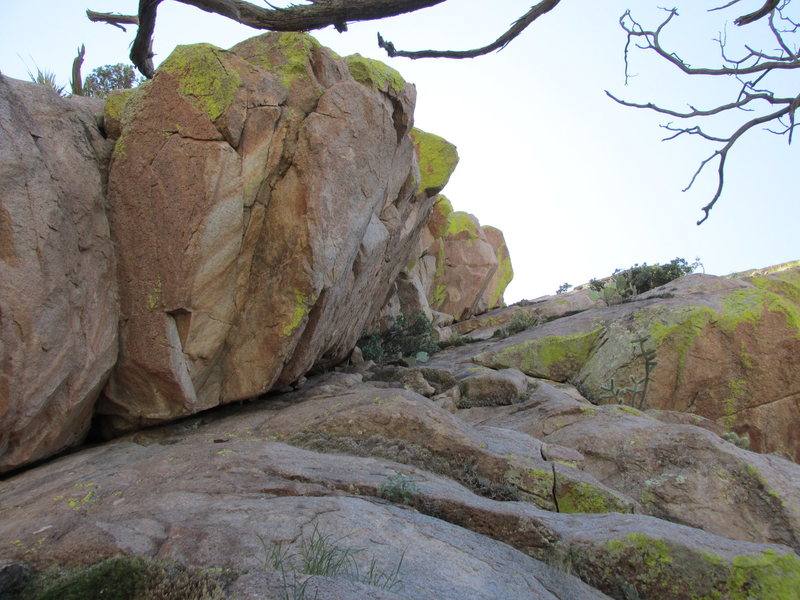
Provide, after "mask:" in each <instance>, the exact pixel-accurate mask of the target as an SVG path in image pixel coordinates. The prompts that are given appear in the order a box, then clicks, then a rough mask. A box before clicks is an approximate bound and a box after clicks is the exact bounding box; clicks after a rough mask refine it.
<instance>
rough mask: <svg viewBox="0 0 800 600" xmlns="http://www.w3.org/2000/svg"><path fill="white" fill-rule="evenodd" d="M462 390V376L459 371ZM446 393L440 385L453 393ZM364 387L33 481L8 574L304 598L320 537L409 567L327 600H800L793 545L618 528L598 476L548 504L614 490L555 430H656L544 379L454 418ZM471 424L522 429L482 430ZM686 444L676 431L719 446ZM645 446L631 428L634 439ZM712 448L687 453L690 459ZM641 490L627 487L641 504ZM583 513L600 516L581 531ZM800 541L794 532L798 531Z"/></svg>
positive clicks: (40, 470)
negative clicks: (125, 560)
mask: <svg viewBox="0 0 800 600" xmlns="http://www.w3.org/2000/svg"><path fill="white" fill-rule="evenodd" d="M461 351H463V349H454V350H453V351H447V352H446V353H444V354H445V356H443V357H441V358H440V359H439V364H440V366H442V367H445V366H447V365H448V364H453V365H455V364H456V362H457V361H458V360H459V358H460V354H459V353H460V352H461ZM453 374H454V375H459V376H460V372H459V371H458V369H456V370H455V371H454V373H453ZM377 375H378V373H377V372H371V373H370V372H367V373H364V374H363V376H365V377H371V376H377ZM440 375H441V374H439V376H436V374H434V373H433V372H432V370H431V371H428V372H427V375H426V376H427V377H428V378H430V381H431V383H432V384H433V383H436V382H439V381H442V378H441V376H440ZM361 379H362V374H359V373H349V374H345V373H332V374H327V375H324V376H321V377H317V378H312V379H311V380H310V381H309V384H308V385H307V386H306V387H305V388H304V389H303V390H301V391H299V392H294V393H292V394H286V395H282V396H275V397H272V398H265V399H262V400H259V401H256V402H253V403H251V404H249V405H246V406H227V407H222V408H219V409H217V410H216V411H214V412H213V413H211V414H206V415H203V416H197V417H193V418H191V419H188V420H186V421H184V422H182V423H180V424H174V425H169V426H165V427H162V428H157V429H150V430H148V431H144V432H139V433H134V434H130V435H128V436H126V437H125V438H122V439H119V440H116V441H114V442H111V443H107V444H105V445H103V446H98V447H95V448H90V449H86V450H84V451H82V452H80V453H76V454H73V455H71V456H67V457H62V458H59V459H57V460H54V461H52V462H51V463H50V464H47V465H42V466H40V467H37V468H35V469H32V470H30V471H28V472H26V473H22V474H19V475H17V476H15V477H13V478H11V479H9V480H7V481H5V482H3V483H2V485H0V505H2V506H3V507H4V509H5V513H4V514H5V516H6V518H4V519H3V520H2V521H0V547H2V548H4V550H3V554H4V557H5V558H6V559H10V561H11V564H14V563H15V562H22V563H27V564H28V565H29V566H30V567H32V568H34V569H37V570H38V569H47V568H50V567H58V568H61V569H63V568H65V567H76V566H78V565H81V564H91V563H96V562H98V561H100V560H103V559H106V558H108V557H111V556H117V555H120V554H123V555H133V556H138V557H142V558H144V559H147V560H162V561H163V560H166V561H175V562H177V563H180V564H183V565H186V566H187V567H190V568H193V569H201V570H203V571H204V572H206V573H210V574H219V575H220V576H223V578H224V579H223V580H222V581H221V585H222V584H225V581H227V584H226V590H225V593H224V595H222V596H218V597H220V598H231V599H233V598H237V599H238V598H263V597H285V596H286V595H287V594H291V593H292V592H293V591H294V592H297V591H298V585H299V584H300V583H302V582H303V581H304V577H305V576H304V575H302V573H303V571H302V567H300V569H301V570H300V573H301V574H299V575H298V574H296V573H293V572H291V571H290V572H286V571H285V570H284V571H283V572H282V571H281V569H283V568H284V567H281V566H276V560H275V552H276V550H275V549H276V548H278V549H279V550H281V549H282V550H281V551H282V552H283V555H284V556H291V555H293V554H294V555H295V556H296V555H297V554H298V553H299V552H300V548H301V546H302V545H303V544H306V548H308V544H309V542H310V541H311V540H312V539H314V536H315V535H316V536H318V537H317V540H319V539H320V538H319V536H322V538H324V539H325V540H327V542H326V543H327V545H328V547H330V546H331V545H335V546H337V547H345V548H350V549H352V550H353V551H356V550H359V551H360V552H358V553H357V554H355V555H353V559H354V560H355V561H358V563H359V567H360V569H361V570H360V572H361V573H362V575H363V574H365V573H366V572H367V571H368V570H369V569H370V564H371V561H372V560H374V562H373V563H372V567H373V572H374V573H384V574H385V573H390V572H392V571H393V570H395V569H396V571H395V572H396V582H397V583H396V585H394V584H393V585H392V589H391V590H381V589H374V588H373V589H372V590H370V588H365V587H363V581H364V579H362V578H361V577H359V578H358V581H359V582H361V583H356V582H351V581H342V580H336V579H331V580H326V579H324V578H322V579H316V578H315V579H314V580H313V583H312V584H310V585H312V586H313V589H319V591H320V595H319V597H320V598H328V597H331V598H333V597H337V598H343V599H347V600H356V599H358V598H364V597H375V598H387V599H389V598H394V597H402V598H414V599H415V598H419V599H423V598H445V599H450V598H452V599H454V600H455V599H461V598H476V599H483V598H486V599H489V598H504V599H505V598H509V599H516V598H520V599H522V598H541V599H547V600H556V599H561V600H579V599H586V600H589V599H593V598H597V599H598V600H599V599H601V598H605V597H607V596H606V594H607V595H608V596H611V597H613V598H616V599H618V600H625V599H628V598H635V597H638V598H641V599H643V600H661V599H663V598H673V599H676V600H699V599H701V598H754V599H756V600H768V599H769V600H772V599H776V598H777V599H782V600H796V599H797V598H798V596H797V590H798V589H800V559H798V557H797V555H796V554H795V553H794V552H792V550H791V549H790V548H788V547H787V546H785V545H778V544H766V543H753V542H751V541H741V540H736V539H729V538H725V537H720V536H719V535H714V534H713V533H709V532H707V531H703V530H701V529H696V528H692V527H687V526H684V525H680V524H675V523H671V522H669V521H667V520H664V519H663V518H661V519H659V518H654V517H652V516H646V515H641V514H624V513H621V512H616V511H619V510H620V506H619V505H617V504H614V503H611V504H609V503H607V502H606V500H607V499H608V498H610V497H612V496H611V495H609V492H608V488H604V487H603V486H602V485H600V484H598V483H597V481H596V480H594V479H593V478H592V477H591V476H590V475H589V474H588V473H585V475H586V476H585V478H584V479H583V480H582V481H579V480H575V479H574V478H573V479H572V484H571V485H568V484H567V483H566V482H562V485H563V486H564V491H571V493H570V494H565V495H561V496H558V498H557V499H556V501H555V502H554V501H553V499H551V500H550V501H549V503H547V504H544V503H543V502H542V500H543V499H544V498H543V496H542V495H540V494H538V493H531V492H533V491H534V490H535V489H536V488H535V485H531V484H534V483H535V482H536V480H537V479H541V478H542V477H543V474H546V473H548V472H549V473H550V474H551V477H550V481H549V484H548V486H545V487H543V491H545V492H546V487H550V489H551V490H552V493H553V494H557V492H558V481H559V480H560V479H561V474H562V473H574V472H580V471H582V470H585V471H595V472H597V473H598V474H599V475H601V476H603V477H606V478H607V479H608V480H609V481H611V480H614V477H613V476H610V475H611V470H610V469H608V468H605V469H604V468H602V464H603V460H602V457H601V456H598V457H595V456H593V455H592V452H591V445H593V444H600V441H599V440H598V439H594V440H589V441H587V442H585V445H586V448H585V452H581V451H576V450H574V449H570V448H568V447H564V446H561V445H559V444H558V443H554V439H553V437H554V434H553V433H552V432H553V431H563V430H567V429H569V428H571V427H572V426H574V427H575V428H576V430H575V431H576V435H575V436H572V437H570V436H565V437H563V438H562V439H563V441H565V442H568V443H570V444H573V443H576V444H580V443H581V441H580V435H579V430H582V431H591V427H590V426H589V425H590V424H591V423H592V422H593V421H595V420H598V419H599V422H600V423H601V426H600V427H599V432H600V433H599V436H609V434H610V433H611V432H612V430H613V429H614V420H613V419H612V418H609V417H612V416H613V414H612V413H614V412H617V413H619V414H621V415H627V416H630V417H632V418H636V419H639V420H640V421H641V422H642V423H641V424H639V425H638V427H640V428H644V427H647V426H648V425H647V423H649V422H650V421H649V420H648V419H646V418H643V417H640V416H639V415H637V414H629V413H627V412H626V411H624V410H621V409H620V407H605V409H604V410H603V411H602V413H603V414H600V411H594V409H593V408H592V407H591V406H590V405H588V403H586V401H585V400H584V401H583V402H582V403H580V401H578V400H570V399H568V398H567V399H565V398H564V397H563V396H564V395H565V394H567V395H569V394H575V397H576V398H577V394H576V393H575V392H574V390H570V389H568V388H567V386H564V387H563V389H556V388H554V387H553V386H551V385H550V384H548V383H546V382H543V381H539V382H536V381H531V382H530V383H531V384H532V385H534V386H535V392H536V393H535V394H534V395H533V396H531V397H530V398H529V399H527V400H521V401H520V402H518V403H517V404H516V405H514V406H499V407H482V408H478V409H470V410H468V411H457V412H456V414H451V413H450V412H448V411H446V410H445V409H444V408H442V407H441V406H438V405H437V403H436V401H433V400H429V399H427V398H424V397H422V396H419V395H417V394H414V393H412V392H408V391H404V390H401V389H387V388H386V387H385V386H384V385H382V384H383V382H381V381H377V380H376V381H374V382H372V383H365V382H362V381H361ZM576 404H580V406H579V407H577V408H576V406H575V405H576ZM581 408H583V409H584V410H581ZM461 417H464V418H466V419H467V420H482V421H484V422H488V421H490V420H493V421H495V422H496V423H498V424H500V423H502V424H503V426H502V427H489V426H486V425H483V426H479V427H475V426H471V425H468V424H467V423H466V422H464V421H463V420H462V419H461ZM476 418H477V419H476ZM540 421H541V422H543V427H539V428H538V429H537V427H538V426H537V422H540ZM558 422H563V423H564V425H563V426H561V427H559V426H558V425H557V423H558ZM653 422H654V421H653ZM582 425H587V427H581V426H582ZM509 426H512V427H515V428H516V429H517V430H516V431H514V430H512V429H509V428H508V427H509ZM680 427H681V428H679V429H674V428H673V430H672V431H673V432H677V431H680V432H681V433H682V434H684V435H686V434H691V433H694V434H696V435H702V433H701V432H703V431H705V430H702V429H699V428H697V427H692V426H680ZM525 430H528V431H530V432H531V433H533V432H534V431H535V432H536V433H537V435H542V436H543V437H545V438H546V439H547V440H548V441H547V442H546V443H543V442H542V441H540V440H538V439H536V438H535V437H533V436H532V435H531V434H529V433H525ZM548 431H549V432H550V433H548ZM631 431H632V428H631V426H630V424H625V425H624V426H623V427H622V428H621V430H619V431H617V432H616V434H617V435H618V438H616V439H619V438H621V437H623V436H624V433H625V432H631ZM706 433H708V432H706ZM709 435H711V434H709ZM610 439H612V438H610ZM287 442H288V443H287ZM639 444H641V445H642V446H643V447H646V444H647V437H646V436H637V438H636V445H637V447H638V445H639ZM724 444H725V442H722V441H720V442H719V445H718V447H717V449H716V452H717V453H718V454H717V456H722V455H723V454H725V453H728V454H734V455H736V456H737V458H738V459H739V460H741V461H743V462H744V464H746V465H755V466H754V470H756V471H758V472H759V473H760V474H761V476H763V477H764V480H765V481H767V482H769V483H768V484H765V486H769V488H770V489H772V487H773V485H774V484H775V483H776V482H777V480H776V479H775V476H774V472H771V471H769V470H759V469H760V465H758V464H757V463H753V462H751V460H750V459H751V458H752V457H756V458H759V457H758V455H755V454H753V453H751V452H746V451H744V450H737V449H735V448H733V447H732V446H731V448H733V450H732V451H730V450H726V449H725V448H723V447H722V446H723V445H724ZM613 445H614V444H613V443H609V444H606V447H609V448H610V447H611V446H613ZM729 446H730V445H729ZM675 448H676V449H677V448H680V446H679V445H678V444H675ZM695 450H696V447H695V445H694V444H690V445H686V446H685V447H684V448H683V451H684V458H687V457H691V456H693V453H694V452H695ZM570 452H571V454H570ZM628 454H629V455H630V459H629V462H628V463H621V464H631V466H632V467H634V468H635V464H634V463H635V454H636V453H635V451H633V450H630V451H629V452H628ZM698 457H704V455H703V454H699V455H698ZM622 460H625V459H624V457H623V458H622ZM775 460H776V461H781V459H775ZM782 462H783V468H784V469H785V470H786V473H788V475H789V477H787V479H786V481H785V482H784V484H783V485H784V488H785V489H782V490H781V491H784V492H786V494H787V495H785V496H783V498H784V500H785V501H786V502H787V503H788V502H792V501H793V498H796V494H797V489H798V488H797V477H796V474H797V470H798V469H799V468H800V467H798V466H797V465H794V464H793V463H789V462H788V461H782ZM564 463H570V464H569V465H565V464H564ZM679 464H680V461H676V463H675V465H674V466H678V465H679ZM543 465H547V466H545V468H542V466H543ZM651 466H652V465H651ZM558 467H563V471H562V470H559V468H558ZM715 467H717V468H722V467H721V466H720V465H719V464H717V465H715ZM670 472H671V471H670V469H669V467H667V468H666V469H664V471H663V472H658V471H657V470H654V472H653V475H654V477H655V478H656V479H658V481H659V482H660V483H659V484H658V485H657V486H656V485H655V484H652V485H651V488H657V489H655V491H653V492H652V494H653V495H654V496H655V498H656V501H659V500H661V499H663V498H662V497H661V496H659V495H658V494H659V493H660V492H664V491H666V490H667V486H666V482H667V480H668V479H669V475H670ZM728 472H730V471H728ZM793 475H794V476H793ZM673 479H674V480H677V479H678V478H677V477H673ZM623 480H624V477H623V478H617V479H616V480H615V481H616V482H617V483H618V484H619V485H629V486H630V484H627V483H626V482H625V481H623ZM503 483H505V484H506V485H502V484H503ZM672 483H673V485H679V482H678V481H673V482H672ZM689 483H691V482H687V485H686V486H685V487H691V486H690V485H688V484H689ZM745 483H746V482H745V481H744V480H742V481H741V482H738V483H737V485H736V487H732V488H731V489H730V492H731V494H734V495H736V494H738V493H739V491H740V490H741V489H744V487H743V486H744V484H745ZM739 484H741V486H742V487H739ZM697 491H698V493H700V490H699V489H698V490H697ZM755 492H757V491H755ZM788 494H795V496H791V495H788ZM616 495H617V497H623V495H622V494H619V493H618V492H617V493H616ZM544 506H547V508H543V507H544ZM776 506H777V505H776V504H775V503H773V504H771V505H770V504H767V505H766V506H764V507H761V510H763V511H764V512H763V515H764V516H765V518H766V517H767V516H768V514H767V513H768V511H769V510H772V511H773V513H772V514H773V515H774V516H776V517H777V516H778V515H779V514H780V512H779V511H778V510H777V509H776ZM576 508H578V509H581V510H580V511H579V512H582V513H584V514H574V513H575V509H576ZM626 510H627V509H626ZM732 510H733V509H732ZM785 510H786V511H788V510H789V508H788V507H787V508H786V509H785ZM566 512H569V513H573V514H565V513H566ZM588 512H592V513H596V514H585V513H588ZM728 514H729V515H733V514H735V513H728ZM775 525H777V522H776V523H775ZM731 526H733V524H731ZM738 526H739V527H740V528H741V530H740V532H745V535H744V536H736V537H750V538H753V539H759V538H760V537H761V536H766V537H770V536H771V535H773V534H777V533H778V528H777V527H773V528H772V529H769V528H767V529H765V530H762V529H761V528H760V527H759V525H758V524H757V523H756V522H755V521H744V522H742V523H740V524H738ZM796 527H797V523H788V528H789V529H790V532H789V533H794V534H796V533H797V529H796ZM762 539H763V538H762ZM784 539H785V541H786V542H790V543H792V544H793V545H794V544H796V542H797V538H794V539H793V540H792V539H790V538H788V537H786V538H784ZM498 542H502V543H498ZM318 543H319V542H318ZM287 560H288V559H287ZM298 577H300V579H298ZM579 579H581V580H583V581H579ZM381 581H385V579H383V580H382V579H381V578H373V580H372V582H373V584H377V585H378V586H380V584H381ZM334 590H335V591H336V594H334V593H333V591H334ZM394 594H396V595H394ZM179 597H181V596H179Z"/></svg>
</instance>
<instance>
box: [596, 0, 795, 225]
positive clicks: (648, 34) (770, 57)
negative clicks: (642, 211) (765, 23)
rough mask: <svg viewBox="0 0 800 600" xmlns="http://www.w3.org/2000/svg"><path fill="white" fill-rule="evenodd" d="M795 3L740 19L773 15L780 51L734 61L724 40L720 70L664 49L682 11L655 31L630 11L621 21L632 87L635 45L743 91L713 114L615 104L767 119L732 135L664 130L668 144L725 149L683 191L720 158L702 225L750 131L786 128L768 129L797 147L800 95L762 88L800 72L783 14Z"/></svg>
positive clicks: (770, 4)
mask: <svg viewBox="0 0 800 600" xmlns="http://www.w3.org/2000/svg"><path fill="white" fill-rule="evenodd" d="M739 1H740V0H731V1H730V2H728V3H727V4H725V5H723V6H719V7H716V8H712V9H711V10H723V9H725V8H729V7H730V6H732V5H734V4H737V3H738V2H739ZM790 3H791V0H767V1H766V3H765V4H764V5H763V6H762V7H761V8H760V9H759V10H757V11H755V12H753V13H750V14H747V15H744V16H741V17H739V18H738V19H736V20H735V23H736V24H737V25H745V24H748V23H753V22H755V21H757V20H759V19H762V18H764V17H767V16H768V17H769V29H770V32H771V33H772V36H773V37H774V38H775V40H776V41H777V43H778V49H777V50H771V51H769V52H763V51H761V50H756V49H754V48H752V47H750V46H745V53H744V56H743V57H741V58H738V59H733V58H729V57H728V56H727V55H726V48H725V39H724V37H723V36H720V38H719V40H718V41H719V44H720V50H721V55H722V66H719V67H715V68H705V67H692V66H691V65H689V64H688V63H687V62H686V61H684V60H683V59H681V58H680V57H679V56H678V55H677V54H676V53H675V52H674V51H671V50H669V49H667V48H665V47H664V46H663V45H662V43H661V34H662V32H663V31H664V29H665V28H666V27H667V26H668V25H669V24H670V22H671V21H672V20H673V19H674V18H676V17H677V16H678V11H677V10H676V9H674V8H673V9H664V10H665V11H666V13H667V16H666V17H665V18H664V20H663V21H662V22H661V23H660V24H659V26H658V27H656V28H655V29H645V28H644V27H643V26H642V25H641V24H640V23H639V22H637V21H636V20H635V19H634V18H633V17H632V16H631V13H630V11H629V10H628V11H625V13H624V14H623V15H622V16H621V17H620V20H619V22H620V26H621V27H622V29H623V30H624V31H625V32H626V34H627V42H626V45H625V50H624V59H625V82H626V83H627V81H628V78H629V77H630V74H629V54H630V51H631V46H634V47H636V48H638V49H641V50H646V51H647V50H649V51H652V52H654V53H655V54H656V55H658V56H659V57H661V58H663V59H664V60H666V61H667V62H669V63H671V64H673V65H675V66H676V67H678V68H679V69H680V70H681V71H682V72H683V73H686V74H687V75H712V76H719V75H723V76H729V77H735V78H736V79H737V81H739V82H740V83H741V88H740V91H739V94H738V97H737V98H736V100H734V101H732V102H729V103H727V104H721V105H719V106H714V107H711V108H707V109H700V108H696V107H694V106H692V105H689V109H688V110H674V109H671V108H665V107H661V106H658V105H657V104H654V103H652V102H648V103H645V104H641V103H636V102H629V101H626V100H623V99H621V98H618V97H617V96H615V95H614V94H612V93H611V92H608V91H606V94H607V95H608V96H609V97H610V98H611V99H612V100H614V101H615V102H617V103H619V104H622V105H623V106H629V107H632V108H644V109H647V110H652V111H655V112H657V113H660V114H664V115H669V116H672V117H677V118H680V119H693V118H707V117H712V116H716V115H721V114H726V113H728V114H730V113H733V112H734V111H738V110H742V111H747V112H750V113H753V112H756V113H758V110H759V108H760V109H761V113H762V114H758V116H755V117H753V118H751V119H748V120H746V121H745V122H744V123H741V124H740V125H739V126H738V127H737V128H736V130H735V131H734V132H733V133H731V134H729V135H712V134H710V133H708V132H707V131H705V130H704V129H703V128H702V127H700V126H698V125H694V124H692V125H686V126H681V127H675V126H673V125H672V123H668V124H666V125H662V127H663V128H664V129H666V130H667V131H669V132H670V133H671V135H669V136H667V137H666V138H664V140H665V141H666V140H673V139H675V138H677V137H680V136H682V135H696V136H699V137H701V138H703V139H705V140H707V141H710V142H714V143H717V144H721V147H719V148H717V149H716V150H714V152H712V154H711V155H710V156H708V157H707V158H706V159H705V160H703V161H702V162H701V163H700V166H699V167H698V168H697V170H696V171H695V173H694V175H693V176H692V178H691V180H690V181H689V185H687V186H686V187H685V188H684V190H683V191H684V192H685V191H687V190H689V189H690V188H691V187H692V186H693V185H694V183H695V181H697V178H698V176H699V175H700V173H701V172H702V171H703V170H704V169H705V167H706V166H707V165H708V164H710V163H711V162H712V161H713V160H714V159H716V158H719V164H718V168H717V188H716V191H715V193H714V196H713V197H712V199H711V201H710V202H709V203H708V204H706V205H705V206H704V207H703V208H702V211H703V213H704V216H703V218H702V219H700V220H699V221H698V222H697V224H698V225H699V224H701V223H703V222H704V221H705V220H706V219H708V217H709V214H710V211H711V209H712V208H713V207H714V205H715V204H716V203H717V201H718V200H719V198H720V196H721V195H722V191H723V188H724V183H725V165H726V160H727V157H728V153H729V152H730V150H731V148H733V146H734V145H735V144H736V143H737V142H738V141H739V140H740V139H741V138H742V137H743V136H744V135H745V134H746V133H747V132H749V131H750V130H752V129H754V128H757V127H759V126H762V125H766V124H768V123H773V122H778V123H781V124H782V125H783V127H782V129H780V130H775V129H767V130H768V131H770V132H772V133H775V134H778V135H787V136H788V140H789V143H791V142H792V133H793V131H794V128H795V125H796V123H795V114H796V113H797V110H798V108H800V95H798V96H795V97H776V96H775V95H774V93H773V92H772V91H770V90H769V89H761V88H762V87H763V86H764V83H763V81H764V79H765V77H767V76H768V75H770V74H772V73H778V72H781V71H785V70H790V69H797V68H800V52H798V51H797V50H793V49H792V47H793V44H791V43H790V42H789V40H787V39H786V36H791V35H792V34H795V33H797V32H798V30H800V26H798V24H796V23H795V22H794V21H792V20H791V19H789V18H787V17H785V16H784V15H783V14H782V13H781V11H782V9H784V8H786V6H788V5H789V4H790ZM776 18H777V19H779V20H780V21H781V22H782V23H783V27H785V28H784V29H781V28H779V27H778V26H777V25H776ZM765 106H770V107H773V109H772V110H771V111H770V112H766V113H764V111H763V107H765ZM787 121H788V123H787Z"/></svg>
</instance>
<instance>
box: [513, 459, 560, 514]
mask: <svg viewBox="0 0 800 600" xmlns="http://www.w3.org/2000/svg"><path fill="white" fill-rule="evenodd" d="M503 479H504V480H505V481H506V482H508V483H510V484H511V485H513V486H515V487H516V488H517V489H518V490H519V492H520V494H521V497H522V498H525V499H526V500H528V501H529V502H530V503H532V504H534V505H536V506H538V507H539V508H543V509H545V510H555V504H554V502H553V485H554V483H555V478H554V476H553V471H552V470H544V469H528V468H525V467H524V466H522V465H518V464H514V463H512V464H511V465H510V466H509V468H508V469H507V470H506V471H505V473H504V474H503Z"/></svg>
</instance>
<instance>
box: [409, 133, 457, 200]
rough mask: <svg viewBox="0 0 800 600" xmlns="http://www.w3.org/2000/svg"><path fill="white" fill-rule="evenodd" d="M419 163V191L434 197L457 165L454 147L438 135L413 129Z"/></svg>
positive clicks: (412, 135) (412, 134) (445, 183)
mask: <svg viewBox="0 0 800 600" xmlns="http://www.w3.org/2000/svg"><path fill="white" fill-rule="evenodd" d="M411 137H412V138H413V140H414V147H415V148H416V150H417V159H418V162H419V174H420V182H419V191H420V192H422V193H425V194H427V195H428V196H429V197H430V196H435V195H436V194H438V193H439V192H441V191H442V188H443V187H444V186H445V185H447V182H448V181H449V180H450V175H452V173H453V171H454V170H455V168H456V165H457V164H458V152H457V151H456V147H455V146H454V145H453V144H451V143H450V142H448V141H447V140H445V139H444V138H442V137H439V136H438V135H434V134H432V133H428V132H426V131H422V130H421V129H417V128H414V129H412V130H411Z"/></svg>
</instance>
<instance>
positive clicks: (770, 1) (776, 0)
mask: <svg viewBox="0 0 800 600" xmlns="http://www.w3.org/2000/svg"><path fill="white" fill-rule="evenodd" d="M780 1H781V0H767V1H766V2H765V3H764V6H762V7H761V8H759V9H758V10H757V11H755V12H752V13H750V14H748V15H742V16H741V17H739V18H738V19H736V20H735V21H734V23H736V24H737V25H739V26H742V25H747V24H749V23H754V22H755V21H758V20H759V19H761V18H763V17H766V16H767V15H768V14H770V13H771V12H772V11H773V10H775V9H776V8H777V7H778V4H780Z"/></svg>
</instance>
